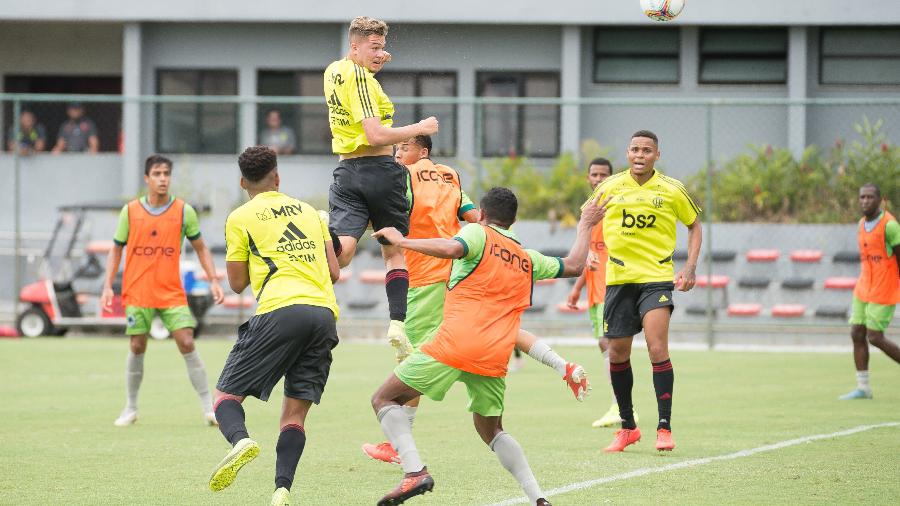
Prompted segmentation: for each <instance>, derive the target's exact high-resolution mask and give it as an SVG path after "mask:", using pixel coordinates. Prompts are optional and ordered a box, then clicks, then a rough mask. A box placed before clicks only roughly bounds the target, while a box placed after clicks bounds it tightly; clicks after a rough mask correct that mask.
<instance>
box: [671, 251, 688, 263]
mask: <svg viewBox="0 0 900 506" xmlns="http://www.w3.org/2000/svg"><path fill="white" fill-rule="evenodd" d="M687 258H688V254H687V251H685V250H675V253H672V260H675V261H676V262H684V261H685V260H687Z"/></svg>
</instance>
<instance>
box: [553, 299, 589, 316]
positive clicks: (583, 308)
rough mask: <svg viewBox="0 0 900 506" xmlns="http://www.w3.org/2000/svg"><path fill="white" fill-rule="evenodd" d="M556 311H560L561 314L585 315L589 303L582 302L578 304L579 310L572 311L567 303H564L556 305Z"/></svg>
mask: <svg viewBox="0 0 900 506" xmlns="http://www.w3.org/2000/svg"><path fill="white" fill-rule="evenodd" d="M556 310H557V311H559V312H560V313H569V314H574V313H584V312H585V311H587V310H588V303H587V302H585V301H581V302H579V303H578V309H572V308H570V307H569V306H568V304H566V303H565V301H563V302H560V303H559V304H557V305H556Z"/></svg>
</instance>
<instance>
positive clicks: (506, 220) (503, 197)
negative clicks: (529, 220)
mask: <svg viewBox="0 0 900 506" xmlns="http://www.w3.org/2000/svg"><path fill="white" fill-rule="evenodd" d="M481 208H482V209H483V210H484V212H485V213H487V216H488V218H490V219H491V221H493V222H494V223H496V224H498V225H500V226H503V227H509V226H510V225H512V224H513V223H515V221H516V213H517V212H518V211H519V201H518V199H516V194H515V193H513V192H512V190H510V189H509V188H502V187H494V188H491V189H490V190H488V191H487V193H485V194H484V196H483V197H481Z"/></svg>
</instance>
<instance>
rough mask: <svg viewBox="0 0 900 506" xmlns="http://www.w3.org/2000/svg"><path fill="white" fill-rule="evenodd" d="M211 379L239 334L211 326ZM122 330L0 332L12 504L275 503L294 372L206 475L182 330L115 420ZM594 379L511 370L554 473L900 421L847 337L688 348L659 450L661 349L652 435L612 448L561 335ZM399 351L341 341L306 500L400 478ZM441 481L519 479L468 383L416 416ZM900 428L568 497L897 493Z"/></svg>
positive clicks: (205, 434)
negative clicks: (82, 335)
mask: <svg viewBox="0 0 900 506" xmlns="http://www.w3.org/2000/svg"><path fill="white" fill-rule="evenodd" d="M198 346H199V349H200V351H201V354H202V356H203V358H204V360H205V361H206V365H207V370H208V372H209V374H210V383H211V384H213V383H214V382H215V379H216V378H217V376H218V373H219V371H220V369H221V366H222V364H223V362H224V359H225V356H226V355H227V353H228V350H229V349H230V347H231V342H230V341H225V340H201V341H198ZM126 348H127V345H126V341H125V340H124V339H123V338H120V339H110V338H97V339H40V340H6V341H0V414H2V416H0V444H2V450H0V470H2V472H0V504H16V505H19V504H60V503H62V504H159V505H172V504H192V505H193V504H216V505H230V504H234V505H244V504H268V500H269V498H270V496H271V492H272V489H273V473H274V459H275V456H274V443H275V438H276V436H277V433H278V411H279V408H280V400H281V399H280V397H281V395H280V386H279V387H276V391H275V393H274V394H273V398H272V400H270V402H268V403H261V402H259V401H257V400H255V399H249V400H248V401H247V402H246V403H245V407H246V411H247V417H248V420H247V421H248V423H247V425H248V428H249V431H250V434H251V435H252V436H253V437H254V438H256V439H257V440H258V441H259V443H260V445H261V447H262V453H261V455H260V458H258V459H257V460H256V461H255V462H253V463H251V464H250V465H248V466H247V467H246V468H244V470H243V471H242V472H241V475H240V476H239V477H238V480H237V481H236V482H235V484H234V485H232V487H231V488H229V489H226V490H225V491H223V492H220V493H217V494H214V493H212V492H210V491H209V490H208V488H207V480H208V477H209V473H210V472H211V470H212V468H213V466H214V465H215V464H216V463H218V461H219V460H220V459H221V457H222V456H223V455H224V454H225V452H226V451H227V449H228V447H227V443H225V442H224V440H223V438H222V437H221V435H220V434H219V431H218V430H216V429H214V428H209V427H205V426H204V425H203V424H202V419H201V415H200V410H199V406H198V403H197V400H196V397H195V395H194V393H193V390H192V389H191V387H190V384H189V382H188V380H187V376H186V374H185V371H184V363H183V361H182V359H181V357H180V356H179V355H178V352H177V350H176V348H175V345H174V343H172V342H152V343H150V348H149V351H148V355H147V358H146V361H145V374H144V385H143V389H142V391H141V397H140V420H139V422H138V424H137V425H135V426H133V427H129V428H125V429H122V428H116V427H113V425H112V421H113V419H114V418H115V417H116V415H117V414H118V412H119V410H120V409H121V408H122V404H123V402H124V378H123V376H124V372H123V369H124V362H125V353H126ZM558 351H560V352H561V353H562V354H563V355H564V356H567V357H568V358H569V359H570V360H572V359H574V360H577V361H579V362H582V363H583V364H585V365H586V368H587V369H588V371H589V372H590V373H592V374H591V377H592V379H593V380H594V392H593V395H592V396H590V397H589V398H588V400H587V401H586V402H585V403H583V404H579V403H577V402H575V401H574V400H573V399H572V397H571V395H570V393H569V391H568V390H567V389H566V388H565V386H564V384H563V382H562V381H561V380H560V379H559V378H558V377H556V376H555V375H554V374H553V373H551V371H550V370H549V369H547V368H545V367H544V366H541V365H539V364H537V363H536V362H534V361H531V360H528V361H527V364H526V368H525V369H523V370H522V371H519V372H516V373H513V374H512V375H511V376H510V378H509V379H508V390H507V404H506V409H507V411H506V416H505V420H504V421H505V424H504V425H505V427H506V429H507V430H508V431H509V432H510V433H511V434H513V435H514V436H515V437H516V438H517V439H518V440H519V442H520V443H521V444H522V446H523V447H524V448H525V452H526V454H527V455H528V457H529V460H530V462H531V465H532V468H533V469H534V471H535V474H536V476H537V478H538V480H539V481H540V483H541V484H542V486H543V487H544V488H545V490H550V489H553V488H557V487H563V486H565V485H568V484H571V483H575V482H582V481H585V480H591V479H595V478H601V477H604V476H609V475H618V474H622V473H626V472H629V471H633V470H637V469H642V468H648V467H659V466H666V465H669V464H673V463H677V462H681V461H691V460H694V459H698V458H702V457H713V456H718V455H725V454H730V453H733V452H737V451H740V450H746V449H752V448H756V447H760V446H763V445H767V444H771V443H776V442H779V441H784V440H790V439H794V438H799V437H803V436H809V435H815V434H829V433H832V432H836V431H840V430H844V429H849V428H853V427H857V426H860V425H869V424H876V423H883V422H897V421H900V368H898V367H897V365H896V364H894V363H893V362H891V361H890V360H889V359H887V358H885V357H884V356H883V355H881V354H880V353H873V355H872V365H871V371H872V384H873V388H874V391H875V399H874V400H872V401H849V402H841V401H838V400H837V396H838V395H839V394H842V393H844V392H846V391H847V390H849V389H850V388H852V387H853V386H854V381H853V379H854V377H853V370H852V361H851V357H850V356H849V353H848V354H846V355H844V354H837V355H836V354H799V353H790V354H776V353H724V352H675V353H673V357H672V361H673V363H674V365H675V370H676V383H675V403H674V414H673V431H674V435H675V440H676V443H677V445H678V447H677V448H676V450H675V451H674V452H672V453H666V454H658V453H657V452H656V451H655V450H654V449H653V441H654V436H655V433H654V430H653V429H655V420H656V404H655V401H654V398H653V393H652V389H653V387H652V382H651V376H650V366H649V363H648V361H647V358H646V353H645V352H643V351H642V350H640V352H638V353H636V354H635V356H634V357H633V360H632V362H633V364H634V366H635V403H636V406H637V411H638V413H639V414H640V416H641V417H642V423H641V426H642V428H643V429H644V440H643V441H641V442H640V443H638V444H637V445H636V446H633V447H630V448H629V449H628V451H626V452H625V453H624V454H615V455H610V454H604V453H603V452H601V451H600V450H601V448H603V447H604V446H606V444H608V443H609V441H610V440H611V438H612V433H613V431H612V430H610V429H592V428H591V427H590V423H591V422H592V421H593V420H594V419H596V418H597V417H598V416H599V415H600V414H602V412H603V411H605V409H606V408H607V407H608V406H609V401H610V394H609V392H608V388H607V386H606V385H604V383H603V379H602V378H603V375H602V372H601V370H600V366H599V364H600V355H599V352H597V350H596V349H594V348H587V347H584V348H568V347H561V348H559V349H558ZM391 356H392V355H391V353H390V351H389V350H388V349H386V348H385V347H381V346H377V345H372V344H346V343H345V344H342V345H340V346H339V347H338V348H337V349H336V350H335V360H334V365H333V367H332V375H331V379H330V380H329V383H328V387H327V388H326V391H325V396H324V399H323V402H322V405H320V406H318V407H316V408H314V409H313V411H312V412H311V414H310V417H309V418H308V419H307V425H306V429H307V434H308V442H307V446H306V451H305V453H304V454H303V458H302V459H301V461H300V466H299V468H298V472H297V479H296V481H295V482H294V489H293V499H294V502H295V503H296V504H316V505H355V504H374V503H375V502H376V501H377V500H378V499H379V498H380V497H381V495H382V494H383V493H384V492H386V491H387V490H389V489H391V488H393V487H394V486H395V485H396V484H397V483H398V481H399V479H400V476H401V472H400V470H399V468H398V467H396V466H391V465H388V464H383V463H380V462H376V461H372V460H369V459H367V458H365V457H364V456H363V454H362V453H361V451H360V449H359V447H360V445H361V444H362V443H364V442H367V441H368V442H379V441H381V440H382V439H383V436H382V434H381V431H380V428H379V426H378V424H377V422H376V420H375V416H374V415H373V413H372V411H371V408H370V407H369V396H370V395H371V394H372V392H373V391H374V390H375V388H376V387H377V386H378V385H379V384H380V383H381V381H382V380H383V379H384V378H385V377H386V376H387V374H388V372H389V368H390V367H391V365H392V359H391ZM414 434H415V435H416V438H417V442H418V445H419V449H420V450H421V452H422V453H423V456H424V458H425V460H426V462H427V464H428V467H429V470H430V471H431V473H432V475H433V476H434V477H435V481H436V486H435V492H434V493H432V494H427V495H426V496H424V497H420V498H416V499H414V500H412V501H410V504H421V505H429V504H432V505H434V504H446V505H457V504H488V503H493V502H498V501H504V500H507V499H511V498H515V497H518V496H520V495H521V494H520V490H519V488H518V486H517V484H516V483H515V481H514V480H513V479H512V477H511V476H509V475H508V474H507V473H506V472H505V471H504V470H503V468H502V467H501V466H500V464H499V463H498V462H497V460H496V459H495V457H494V455H493V454H492V453H491V452H490V450H488V449H487V447H486V446H485V445H484V444H483V443H481V441H480V440H479V439H478V437H477V435H476V434H475V432H474V430H473V429H472V426H471V419H470V415H469V414H468V413H467V412H466V411H465V389H464V387H462V386H461V385H460V386H456V387H455V388H454V390H453V391H452V392H451V394H450V395H448V396H447V399H445V400H444V402H442V403H434V402H431V401H425V402H423V407H422V409H420V415H419V417H418V418H417V420H416V426H415V429H414ZM898 455H900V427H897V426H894V427H884V428H877V429H872V430H867V431H864V432H859V433H856V434H852V435H846V436H842V437H835V438H827V439H822V440H817V441H813V442H808V443H803V444H798V445H794V446H790V447H787V448H783V449H777V450H774V451H768V452H765V453H759V454H755V455H751V456H747V457H745V458H737V459H734V460H722V461H715V462H710V463H706V464H702V465H696V466H692V467H685V468H682V469H676V470H671V471H666V472H662V473H656V474H650V475H647V476H642V477H636V478H631V479H621V480H617V481H614V482H611V483H605V484H601V485H598V486H595V487H592V488H587V489H583V490H577V491H572V492H568V493H564V494H559V495H556V496H553V497H551V499H552V501H553V504H554V505H557V506H559V505H576V504H577V505H593V504H648V503H653V504H759V503H767V504H772V503H776V504H822V503H830V504H850V503H864V502H865V503H867V504H896V501H897V498H898V497H900V481H898Z"/></svg>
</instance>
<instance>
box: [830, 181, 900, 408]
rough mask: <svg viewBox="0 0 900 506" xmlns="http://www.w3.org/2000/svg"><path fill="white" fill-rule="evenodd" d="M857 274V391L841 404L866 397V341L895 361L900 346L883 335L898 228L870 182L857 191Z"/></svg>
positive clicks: (899, 253)
mask: <svg viewBox="0 0 900 506" xmlns="http://www.w3.org/2000/svg"><path fill="white" fill-rule="evenodd" d="M859 207H860V210H861V211H862V214H863V217H862V219H860V220H859V231H858V232H857V242H858V243H859V260H860V274H859V281H857V282H856V288H855V289H854V290H853V310H852V311H851V314H850V337H851V338H852V339H853V361H854V362H855V363H856V389H855V390H852V391H851V392H849V393H847V394H844V395H842V396H841V397H840V398H841V399H842V400H851V399H871V398H872V388H871V387H870V386H869V343H871V344H872V345H873V346H875V347H876V348H878V349H880V350H881V351H883V352H884V354H885V355H887V356H889V357H891V358H892V359H894V361H895V362H898V363H900V347H898V346H897V345H896V344H895V343H893V342H892V341H890V340H889V339H887V338H886V337H884V331H885V329H887V327H888V325H890V323H891V320H892V319H893V318H894V309H895V308H896V304H897V303H898V302H900V224H898V223H897V219H896V218H894V216H893V215H892V214H891V213H889V212H887V211H882V210H881V190H879V189H878V187H877V186H875V185H874V184H872V183H868V184H865V185H863V186H862V188H860V189H859Z"/></svg>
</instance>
